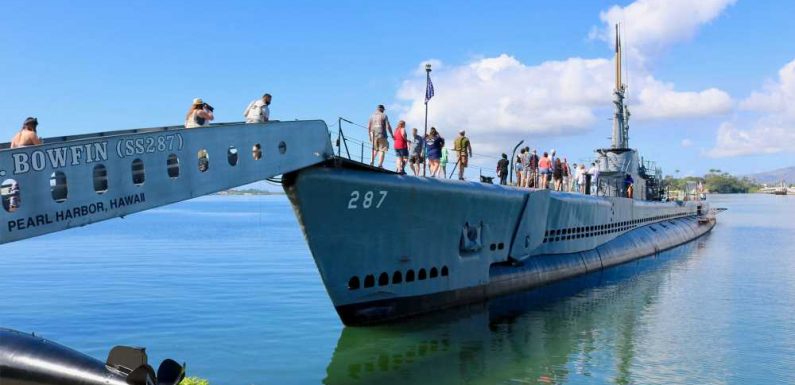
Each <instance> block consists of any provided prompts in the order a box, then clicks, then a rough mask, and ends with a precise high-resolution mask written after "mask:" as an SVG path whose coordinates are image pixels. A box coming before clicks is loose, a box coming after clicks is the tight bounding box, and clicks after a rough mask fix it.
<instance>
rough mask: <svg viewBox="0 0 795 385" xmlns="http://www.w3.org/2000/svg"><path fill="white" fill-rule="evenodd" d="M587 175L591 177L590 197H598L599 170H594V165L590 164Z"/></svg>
mask: <svg viewBox="0 0 795 385" xmlns="http://www.w3.org/2000/svg"><path fill="white" fill-rule="evenodd" d="M588 175H590V176H591V195H599V169H598V168H596V163H591V168H590V169H589V170H588Z"/></svg>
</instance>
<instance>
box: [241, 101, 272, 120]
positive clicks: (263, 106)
mask: <svg viewBox="0 0 795 385" xmlns="http://www.w3.org/2000/svg"><path fill="white" fill-rule="evenodd" d="M270 105H271V94H265V95H262V98H261V99H255V100H252V101H251V103H249V104H248V107H246V110H245V111H243V116H244V117H245V118H246V123H265V122H267V121H268V120H269V119H270V116H271V110H270V107H268V106H270Z"/></svg>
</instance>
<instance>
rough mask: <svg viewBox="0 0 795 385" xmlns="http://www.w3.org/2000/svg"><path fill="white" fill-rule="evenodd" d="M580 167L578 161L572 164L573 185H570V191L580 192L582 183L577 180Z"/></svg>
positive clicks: (571, 177)
mask: <svg viewBox="0 0 795 385" xmlns="http://www.w3.org/2000/svg"><path fill="white" fill-rule="evenodd" d="M578 172H579V169H578V168H577V163H572V164H571V171H570V172H569V173H570V174H571V175H570V179H571V186H570V187H569V191H571V192H578V191H580V187H579V186H580V183H579V182H578V181H577V176H578Z"/></svg>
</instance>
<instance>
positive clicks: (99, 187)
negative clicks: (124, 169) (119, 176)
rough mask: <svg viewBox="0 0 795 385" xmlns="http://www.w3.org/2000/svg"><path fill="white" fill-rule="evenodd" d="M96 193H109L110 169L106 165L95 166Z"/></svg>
mask: <svg viewBox="0 0 795 385" xmlns="http://www.w3.org/2000/svg"><path fill="white" fill-rule="evenodd" d="M94 191H95V192H96V193H97V194H104V193H105V192H106V191H108V169H107V168H105V165H102V164H98V165H96V166H94Z"/></svg>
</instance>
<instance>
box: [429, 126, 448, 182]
mask: <svg viewBox="0 0 795 385" xmlns="http://www.w3.org/2000/svg"><path fill="white" fill-rule="evenodd" d="M425 140H426V142H425V143H426V145H427V147H428V153H427V154H428V165H429V167H430V168H431V177H433V178H437V177H438V176H439V171H440V170H439V159H441V157H442V148H444V138H442V137H441V135H439V132H438V131H436V127H431V132H430V133H429V134H428V137H427V138H426V139H425Z"/></svg>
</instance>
